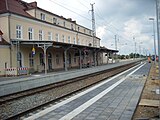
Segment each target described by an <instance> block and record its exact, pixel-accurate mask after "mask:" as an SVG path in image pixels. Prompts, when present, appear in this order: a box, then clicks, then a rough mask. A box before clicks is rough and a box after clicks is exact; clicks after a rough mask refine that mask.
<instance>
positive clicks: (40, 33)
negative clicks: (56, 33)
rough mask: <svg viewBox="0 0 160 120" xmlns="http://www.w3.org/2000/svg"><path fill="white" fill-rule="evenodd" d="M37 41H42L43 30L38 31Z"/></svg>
mask: <svg viewBox="0 0 160 120" xmlns="http://www.w3.org/2000/svg"><path fill="white" fill-rule="evenodd" d="M38 37H39V40H43V30H39V35H38Z"/></svg>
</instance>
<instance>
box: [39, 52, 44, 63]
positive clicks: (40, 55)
mask: <svg viewBox="0 0 160 120" xmlns="http://www.w3.org/2000/svg"><path fill="white" fill-rule="evenodd" d="M39 63H40V65H44V59H43V54H42V53H40V54H39Z"/></svg>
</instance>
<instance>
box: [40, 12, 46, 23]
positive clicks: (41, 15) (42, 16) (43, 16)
mask: <svg viewBox="0 0 160 120" xmlns="http://www.w3.org/2000/svg"><path fill="white" fill-rule="evenodd" d="M40 17H41V20H44V21H45V20H46V16H45V14H44V13H41V14H40Z"/></svg>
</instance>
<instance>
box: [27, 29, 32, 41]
mask: <svg viewBox="0 0 160 120" xmlns="http://www.w3.org/2000/svg"><path fill="white" fill-rule="evenodd" d="M28 38H29V40H33V28H28Z"/></svg>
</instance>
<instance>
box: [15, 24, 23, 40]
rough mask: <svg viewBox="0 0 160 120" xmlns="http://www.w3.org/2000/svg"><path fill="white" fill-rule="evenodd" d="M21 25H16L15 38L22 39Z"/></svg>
mask: <svg viewBox="0 0 160 120" xmlns="http://www.w3.org/2000/svg"><path fill="white" fill-rule="evenodd" d="M22 35H23V34H22V26H21V25H16V38H17V39H22Z"/></svg>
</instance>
